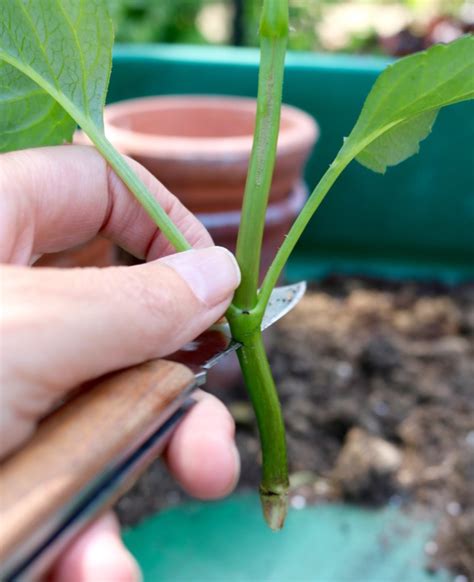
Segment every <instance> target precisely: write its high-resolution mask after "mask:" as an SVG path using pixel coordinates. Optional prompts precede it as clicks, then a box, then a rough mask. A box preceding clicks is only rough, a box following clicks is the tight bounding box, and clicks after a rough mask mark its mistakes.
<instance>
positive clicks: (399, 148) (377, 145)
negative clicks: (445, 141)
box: [356, 109, 439, 174]
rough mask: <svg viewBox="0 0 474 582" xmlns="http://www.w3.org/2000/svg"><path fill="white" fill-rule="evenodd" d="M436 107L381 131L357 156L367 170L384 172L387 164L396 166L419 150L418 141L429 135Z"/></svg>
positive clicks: (434, 118) (436, 110) (434, 119)
mask: <svg viewBox="0 0 474 582" xmlns="http://www.w3.org/2000/svg"><path fill="white" fill-rule="evenodd" d="M438 111H439V110H438V109H435V110H433V111H425V112H424V113H421V114H420V115H418V116H417V117H413V118H410V119H409V120H408V121H405V122H403V123H400V124H399V125H397V126H396V127H394V128H393V129H391V130H389V131H387V132H386V133H383V134H382V135H381V136H380V137H379V138H377V139H376V140H375V141H373V142H372V143H371V144H370V145H369V146H367V147H366V148H365V149H364V150H362V152H361V153H360V154H359V155H358V156H357V158H356V159H357V161H358V162H360V163H361V164H362V165H363V166H365V167H366V168H369V170H373V171H374V172H379V173H380V174H384V173H385V170H386V169H387V166H396V165H397V164H399V163H400V162H403V161H405V160H407V159H408V158H410V157H411V156H413V155H414V154H417V153H418V152H419V151H420V142H421V141H423V140H424V139H425V138H427V137H428V136H429V134H430V133H431V129H432V127H433V125H434V122H435V121H436V116H437V115H438Z"/></svg>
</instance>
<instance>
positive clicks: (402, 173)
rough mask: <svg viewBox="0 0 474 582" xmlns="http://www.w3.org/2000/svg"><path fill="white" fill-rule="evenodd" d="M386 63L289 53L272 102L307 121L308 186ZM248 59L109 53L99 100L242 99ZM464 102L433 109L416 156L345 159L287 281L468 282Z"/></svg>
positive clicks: (470, 117) (470, 165) (473, 213)
mask: <svg viewBox="0 0 474 582" xmlns="http://www.w3.org/2000/svg"><path fill="white" fill-rule="evenodd" d="M388 62H389V61H388V60H386V59H379V58H371V57H353V56H328V55H317V54H306V53H292V54H289V55H288V58H287V71H286V77H285V89H284V100H285V101H286V102H287V103H290V104H292V105H296V106H297V107H301V108H302V109H304V110H306V111H308V112H309V113H311V114H312V115H314V117H315V118H316V119H317V120H318V122H319V124H320V127H321V139H320V141H319V143H318V145H317V147H316V149H315V152H314V154H313V156H312V157H311V159H310V162H309V164H308V167H307V172H306V178H307V181H308V184H309V185H310V186H312V185H314V184H315V183H316V180H317V178H318V177H319V176H321V174H322V172H323V171H324V169H325V168H326V167H327V166H328V164H329V163H330V162H331V160H332V159H333V157H334V155H335V154H336V152H337V150H338V148H339V147H340V145H341V142H342V137H343V136H344V135H347V134H348V133H349V131H350V129H351V127H352V125H353V124H354V122H355V120H356V118H357V115H358V112H359V111H360V108H361V106H362V103H363V101H364V98H365V96H366V95H367V93H368V91H369V89H370V87H371V85H372V84H373V82H374V80H375V79H376V77H377V75H378V74H379V73H380V71H382V70H383V68H384V67H385V66H386V65H387V63H388ZM257 67H258V52H257V51H255V50H253V49H233V48H208V47H186V46H137V45H134V46H118V47H117V48H116V50H115V58H114V70H113V74H112V82H111V90H110V94H109V96H110V100H112V101H115V100H120V99H127V98H131V97H136V96H139V95H151V94H173V93H174V94H181V93H201V94H203V93H210V94H235V95H248V96H254V95H255V91H256V84H257ZM473 138H474V105H473V103H466V104H461V105H457V106H454V107H451V108H450V109H448V110H446V111H443V112H441V114H440V116H439V119H438V121H437V123H436V125H435V128H434V131H433V134H432V135H431V136H430V137H429V138H428V139H427V141H426V142H425V143H424V144H423V145H422V148H421V152H420V154H419V155H417V156H415V157H413V158H411V159H410V160H408V161H407V162H405V163H403V164H402V165H400V166H398V167H396V168H392V169H389V170H388V172H387V174H386V175H385V176H380V175H376V174H373V173H372V172H369V171H368V170H366V169H365V168H362V167H361V166H359V165H358V164H357V163H353V164H352V165H351V167H350V168H349V169H348V171H347V172H345V174H344V175H343V176H342V177H341V179H340V181H339V182H338V183H337V185H336V186H335V188H334V189H333V191H332V192H331V194H330V196H329V197H328V199H327V200H326V201H325V203H324V204H323V206H322V208H321V210H320V211H319V212H318V214H317V216H316V217H315V218H314V219H313V221H312V223H311V225H310V226H309V227H308V229H307V231H306V233H305V235H304V237H303V239H302V240H301V242H300V244H299V246H298V249H297V252H296V254H295V255H294V257H293V259H292V261H291V263H290V265H289V270H288V275H289V277H290V278H299V277H305V278H308V279H312V278H313V279H314V278H318V277H320V276H322V275H324V274H326V273H328V272H340V273H359V274H366V275H377V276H379V275H380V276H385V277H387V276H388V277H416V278H435V279H438V280H443V281H446V282H458V281H463V280H468V279H474V150H473V147H472V143H473Z"/></svg>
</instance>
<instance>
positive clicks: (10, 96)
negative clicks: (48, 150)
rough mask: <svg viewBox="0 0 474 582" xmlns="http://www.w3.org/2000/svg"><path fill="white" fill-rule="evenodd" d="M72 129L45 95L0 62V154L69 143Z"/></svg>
mask: <svg viewBox="0 0 474 582" xmlns="http://www.w3.org/2000/svg"><path fill="white" fill-rule="evenodd" d="M75 127H76V122H75V121H74V120H73V119H72V118H71V117H70V116H69V115H68V114H67V113H66V111H65V110H64V109H63V108H62V107H61V106H60V105H59V103H57V102H56V101H55V100H54V99H53V98H52V97H50V96H49V95H48V94H47V93H46V91H44V90H43V89H41V88H40V87H39V86H38V85H37V84H36V83H34V82H33V81H32V80H31V79H29V78H28V77H26V76H25V75H24V74H23V73H21V72H20V71H18V69H15V68H14V67H12V65H9V64H7V63H5V62H1V61H0V152H8V151H11V150H16V149H23V148H28V147H35V146H40V145H54V144H58V143H61V142H63V141H70V139H71V138H72V134H73V132H74V129H75Z"/></svg>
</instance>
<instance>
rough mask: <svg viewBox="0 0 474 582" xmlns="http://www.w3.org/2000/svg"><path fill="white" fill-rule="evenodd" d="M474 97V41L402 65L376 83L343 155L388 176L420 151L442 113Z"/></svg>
mask: <svg viewBox="0 0 474 582" xmlns="http://www.w3.org/2000/svg"><path fill="white" fill-rule="evenodd" d="M473 97H474V37H473V36H472V35H470V36H465V37H462V38H460V39H459V40H457V41H455V42H453V43H450V44H448V45H437V46H434V47H432V48H430V49H429V50H427V51H425V52H422V53H418V54H415V55H412V56H410V57H407V58H405V59H402V60H400V61H398V62H396V63H394V64H393V65H391V66H389V67H387V69H386V70H385V71H384V72H383V73H382V74H381V75H380V77H379V78H378V79H377V81H376V83H375V85H374V87H373V88H372V91H371V92H370V94H369V96H368V97H367V99H366V101H365V104H364V107H363V109H362V112H361V114H360V116H359V119H358V121H357V123H356V125H355V127H354V129H353V130H352V132H351V134H350V136H349V137H348V138H347V140H346V141H345V143H344V147H343V148H342V150H341V152H340V156H341V157H347V158H349V157H351V158H352V157H356V159H357V160H358V161H359V162H360V163H361V164H363V165H364V166H367V167H368V168H370V169H372V170H374V171H376V172H385V170H386V167H387V166H393V165H395V164H398V163H399V162H402V161H403V160H405V159H407V158H408V157H410V156H411V155H413V154H415V153H417V152H418V150H419V143H420V141H421V140H423V139H424V138H425V137H427V136H428V135H429V133H430V131H431V128H432V126H433V123H434V121H435V119H436V114H437V112H438V111H439V109H440V108H441V107H444V106H446V105H451V104H453V103H458V102H460V101H465V100H467V99H472V98H473Z"/></svg>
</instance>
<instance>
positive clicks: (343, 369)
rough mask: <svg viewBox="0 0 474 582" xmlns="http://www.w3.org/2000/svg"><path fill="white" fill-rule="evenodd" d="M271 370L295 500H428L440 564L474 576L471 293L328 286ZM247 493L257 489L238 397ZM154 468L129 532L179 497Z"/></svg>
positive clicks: (283, 329) (122, 509)
mask: <svg viewBox="0 0 474 582" xmlns="http://www.w3.org/2000/svg"><path fill="white" fill-rule="evenodd" d="M277 338H278V340H277V342H276V343H277V345H276V346H275V348H274V349H273V353H272V355H271V362H272V368H273V370H274V373H275V378H276V381H277V383H278V387H279V392H280V395H281V399H282V404H283V410H284V415H285V420H286V424H287V429H288V449H289V458H290V471H291V475H292V476H291V482H292V491H293V501H294V504H295V505H296V504H299V503H301V501H302V499H303V501H304V502H308V503H312V502H314V503H317V502H321V501H325V500H328V499H346V500H351V501H355V502H358V503H361V504H370V505H380V504H385V503H396V504H403V505H404V506H410V505H417V506H419V505H420V504H421V505H422V506H424V507H426V508H428V509H429V511H431V512H432V514H433V516H434V517H436V518H439V527H438V533H437V536H436V538H435V539H433V540H432V541H431V542H430V543H429V544H428V545H427V552H428V553H429V555H430V559H431V564H432V565H433V567H437V566H440V565H442V566H444V567H449V568H451V570H452V571H453V572H455V573H459V574H463V575H465V576H467V577H468V578H469V579H470V578H471V577H474V285H465V286H462V287H457V288H450V289H446V288H443V287H441V286H437V285H422V284H415V283H403V284H400V283H399V284H389V283H381V282H374V281H370V282H369V281H365V280H358V279H331V280H327V281H326V282H324V283H323V284H321V285H318V286H314V287H313V289H312V290H311V292H309V293H308V294H307V295H306V297H305V298H304V299H303V301H302V302H301V304H300V305H299V306H298V308H297V309H295V310H294V311H293V312H292V313H291V314H289V315H288V316H287V317H285V318H284V319H283V320H282V322H281V323H280V324H279V327H278V332H277ZM220 396H221V397H223V399H224V400H225V402H226V403H227V404H228V406H229V407H230V409H231V411H232V413H233V414H234V417H235V418H236V421H237V426H238V431H237V441H238V446H239V450H240V452H241V455H242V477H241V480H240V484H239V487H240V488H247V487H249V486H252V487H254V486H256V485H257V484H258V480H259V445H258V440H257V436H256V428H255V424H254V420H253V415H252V411H251V409H250V407H249V405H248V402H247V400H246V399H245V395H244V393H243V390H242V389H241V388H238V389H235V390H234V391H232V393H230V392H228V393H225V394H220ZM184 497H185V496H184V494H183V493H182V492H181V491H180V490H179V489H178V488H177V487H176V485H174V483H173V482H172V480H171V479H170V478H169V477H168V476H166V473H165V471H164V469H163V468H162V467H161V466H160V465H159V464H155V465H154V466H153V467H152V468H151V470H150V471H149V472H148V473H147V474H146V475H145V476H144V477H143V478H142V479H141V481H140V482H139V483H138V484H137V486H136V487H135V488H134V490H133V491H132V492H131V493H129V494H128V495H127V496H126V497H125V498H124V499H122V501H121V502H120V503H119V514H120V517H121V519H122V520H123V522H124V523H133V522H136V521H137V520H138V519H140V518H141V517H143V516H144V515H146V514H148V513H150V512H151V511H154V510H157V509H160V508H162V507H164V506H169V505H172V504H175V503H177V502H179V501H181V500H182V499H183V498H184Z"/></svg>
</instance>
